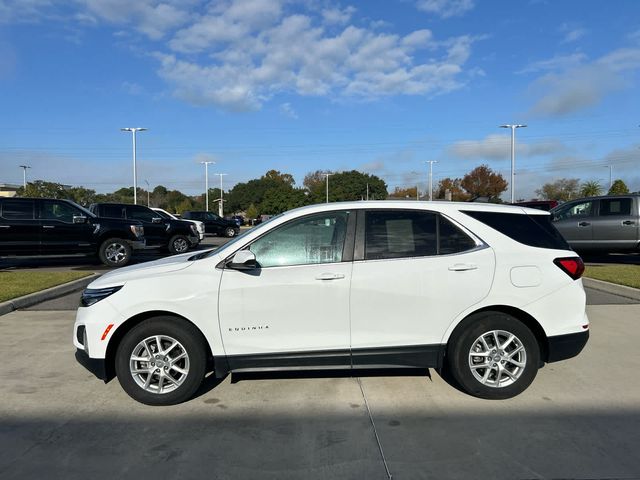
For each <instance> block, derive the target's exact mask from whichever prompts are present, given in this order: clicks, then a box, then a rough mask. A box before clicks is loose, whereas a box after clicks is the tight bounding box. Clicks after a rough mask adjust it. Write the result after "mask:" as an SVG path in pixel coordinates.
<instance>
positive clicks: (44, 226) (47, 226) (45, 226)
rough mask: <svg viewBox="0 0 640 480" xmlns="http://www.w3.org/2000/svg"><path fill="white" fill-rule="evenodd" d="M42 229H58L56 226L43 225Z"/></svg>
mask: <svg viewBox="0 0 640 480" xmlns="http://www.w3.org/2000/svg"><path fill="white" fill-rule="evenodd" d="M42 228H56V227H55V225H42Z"/></svg>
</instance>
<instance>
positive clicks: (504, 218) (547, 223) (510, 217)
mask: <svg viewBox="0 0 640 480" xmlns="http://www.w3.org/2000/svg"><path fill="white" fill-rule="evenodd" d="M462 213H465V214H467V215H469V216H470V217H472V218H475V219H476V220H478V221H480V222H482V223H484V224H485V225H488V226H490V227H491V228H493V229H495V230H497V231H498V232H500V233H502V234H503V235H506V236H507V237H509V238H511V239H513V240H515V241H516V242H519V243H522V244H524V245H529V246H530V247H538V248H551V249H554V250H555V249H557V250H571V247H569V244H568V243H567V242H566V240H565V239H564V238H563V237H562V235H560V232H558V230H556V228H555V227H554V226H553V224H552V223H551V216H550V215H527V214H523V213H502V212H475V211H463V212H462Z"/></svg>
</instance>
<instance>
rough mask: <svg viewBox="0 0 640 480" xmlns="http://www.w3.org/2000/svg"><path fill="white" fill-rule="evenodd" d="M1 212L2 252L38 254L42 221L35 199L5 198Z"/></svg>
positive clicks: (0, 235) (0, 241) (0, 245)
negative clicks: (38, 214)
mask: <svg viewBox="0 0 640 480" xmlns="http://www.w3.org/2000/svg"><path fill="white" fill-rule="evenodd" d="M0 205H2V211H1V212H0V254H2V255H38V254H39V253H40V223H39V222H38V220H37V219H36V218H35V202H34V201H33V200H11V199H7V200H3V201H2V203H1V204H0Z"/></svg>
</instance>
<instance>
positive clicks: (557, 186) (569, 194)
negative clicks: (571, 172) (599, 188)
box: [536, 178, 580, 202]
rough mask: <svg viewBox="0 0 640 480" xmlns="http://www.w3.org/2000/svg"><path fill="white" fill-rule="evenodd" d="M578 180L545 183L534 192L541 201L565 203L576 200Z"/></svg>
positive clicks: (559, 180) (570, 179)
mask: <svg viewBox="0 0 640 480" xmlns="http://www.w3.org/2000/svg"><path fill="white" fill-rule="evenodd" d="M579 185H580V180H579V179H578V178H560V179H558V180H555V181H553V182H549V183H545V184H544V185H542V187H540V188H539V189H538V190H536V194H537V195H538V197H540V198H541V199H543V200H560V201H563V202H567V201H569V200H573V199H574V198H578V196H579V193H580V192H579V190H578V188H579Z"/></svg>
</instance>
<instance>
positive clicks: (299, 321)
mask: <svg viewBox="0 0 640 480" xmlns="http://www.w3.org/2000/svg"><path fill="white" fill-rule="evenodd" d="M583 269H584V266H583V263H582V261H581V259H580V257H578V256H577V255H576V254H575V253H574V252H573V251H572V250H571V249H570V248H569V246H568V245H567V243H566V242H565V241H564V239H563V238H562V237H561V236H560V234H559V233H558V232H557V231H556V230H555V228H554V227H553V226H552V224H551V222H550V217H549V214H548V213H547V212H542V211H539V210H532V209H523V208H518V207H513V206H501V205H493V204H471V203H448V202H429V203H426V202H404V201H384V202H381V201H378V202H375V201H374V202H366V203H363V202H347V203H330V204H320V205H312V206H308V207H303V208H300V209H296V210H292V211H290V212H287V213H285V214H283V215H280V216H277V217H274V218H272V219H271V220H270V221H268V222H265V223H263V224H262V225H260V226H259V227H256V228H255V229H252V230H249V231H248V232H247V233H245V234H244V235H242V236H240V237H237V238H236V239H235V240H232V241H230V242H228V243H227V244H225V245H223V246H222V247H220V248H218V249H216V250H211V251H205V252H201V253H198V254H186V255H180V256H176V257H172V258H167V259H164V260H159V261H156V262H151V263H146V264H144V265H143V266H134V267H129V268H126V269H121V270H118V271H116V272H111V273H108V274H106V275H103V276H102V277H100V278H99V279H97V280H96V281H94V282H93V283H92V284H90V285H89V287H88V289H87V290H85V292H84V293H83V296H82V301H81V302H82V303H81V306H80V308H79V309H78V313H77V317H76V322H75V327H74V334H73V339H74V345H75V346H76V348H77V349H78V353H77V358H78V359H79V361H81V362H82V363H83V364H84V365H85V366H88V367H89V368H91V369H92V371H94V372H95V373H97V374H98V375H99V376H100V377H101V378H105V379H110V378H111V377H112V376H113V375H114V374H115V375H117V377H118V379H119V381H120V383H121V385H122V387H123V388H124V390H125V391H126V392H127V393H128V394H129V395H130V396H131V397H133V398H134V399H136V400H138V401H140V402H143V403H147V404H152V405H166V404H174V403H178V402H181V401H184V400H187V399H189V398H191V396H192V395H193V394H194V393H195V392H196V390H197V389H198V388H199V386H200V384H201V383H202V381H203V378H204V376H205V374H206V372H207V371H210V370H211V369H213V372H214V375H215V376H216V377H218V378H223V377H224V376H225V375H227V374H228V373H229V372H236V371H251V370H265V369H267V370H272V369H284V370H287V369H294V370H300V369H305V368H310V369H315V368H326V369H347V370H348V369H353V370H357V369H362V368H386V367H390V368H397V367H420V368H436V369H439V370H443V369H448V370H450V372H451V373H452V375H453V376H454V378H455V379H456V380H457V382H458V383H459V384H460V385H461V386H462V388H463V389H464V390H466V391H467V392H468V393H470V394H471V395H475V396H478V397H482V398H490V399H503V398H510V397H513V396H514V395H517V394H519V393H520V392H522V391H523V390H525V389H526V388H527V386H528V385H529V384H530V383H531V382H532V381H533V379H534V377H535V376H536V373H537V371H538V368H539V367H540V366H541V365H543V364H544V363H545V362H555V361H558V360H563V359H567V358H570V357H573V356H575V355H577V354H578V353H579V352H580V351H581V350H582V348H583V347H584V345H585V344H586V342H587V339H588V336H589V330H588V329H589V321H588V319H587V315H586V313H585V292H584V289H583V287H582V281H581V280H580V276H581V274H582V271H583Z"/></svg>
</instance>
